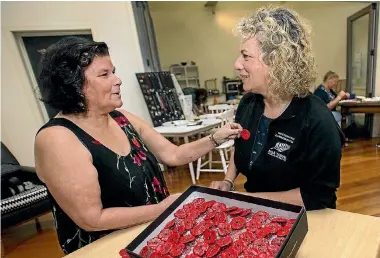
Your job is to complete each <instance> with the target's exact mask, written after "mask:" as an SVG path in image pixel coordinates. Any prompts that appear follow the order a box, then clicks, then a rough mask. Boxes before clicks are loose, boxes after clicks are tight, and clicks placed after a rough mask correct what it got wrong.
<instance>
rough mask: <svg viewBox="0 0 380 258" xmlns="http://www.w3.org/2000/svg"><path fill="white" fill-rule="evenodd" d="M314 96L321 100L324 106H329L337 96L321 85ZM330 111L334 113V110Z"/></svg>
mask: <svg viewBox="0 0 380 258" xmlns="http://www.w3.org/2000/svg"><path fill="white" fill-rule="evenodd" d="M314 94H315V95H316V96H317V97H319V98H320V99H321V100H323V101H324V102H325V103H326V104H329V103H330V102H331V101H333V100H334V99H335V98H336V96H337V94H336V93H335V91H333V90H331V89H330V90H328V89H326V88H325V87H324V86H323V85H322V84H321V85H319V86H318V88H317V89H316V90H315V91H314ZM332 111H336V108H335V107H334V109H333V110H332Z"/></svg>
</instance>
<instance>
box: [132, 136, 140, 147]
mask: <svg viewBox="0 0 380 258" xmlns="http://www.w3.org/2000/svg"><path fill="white" fill-rule="evenodd" d="M132 142H133V144H134V145H135V146H136V147H137V148H140V147H141V145H140V143H139V141H138V140H137V139H136V138H132Z"/></svg>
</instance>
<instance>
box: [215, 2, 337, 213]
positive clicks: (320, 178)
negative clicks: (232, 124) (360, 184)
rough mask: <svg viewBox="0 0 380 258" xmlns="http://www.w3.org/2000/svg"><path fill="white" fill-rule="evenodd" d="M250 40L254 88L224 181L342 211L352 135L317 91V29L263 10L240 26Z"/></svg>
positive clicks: (242, 108) (244, 71) (246, 45)
mask: <svg viewBox="0 0 380 258" xmlns="http://www.w3.org/2000/svg"><path fill="white" fill-rule="evenodd" d="M237 32H238V34H239V35H240V36H241V37H242V42H241V48H240V53H241V54H240V56H239V57H238V59H237V60H236V62H235V69H236V70H237V72H238V73H239V74H240V78H241V79H242V81H243V83H244V85H243V86H244V90H245V91H247V92H248V93H246V94H245V95H244V97H243V98H242V99H241V101H240V104H239V107H238V109H237V113H236V118H235V121H236V122H237V123H239V124H241V126H242V127H243V128H244V129H243V131H242V133H241V137H240V138H238V139H236V140H235V150H234V151H233V152H232V154H231V158H230V163H229V166H228V171H227V173H226V175H225V178H224V180H223V181H214V182H212V183H211V185H210V187H212V188H216V189H221V190H226V191H228V190H233V189H234V180H235V179H236V177H237V176H238V173H242V174H243V175H244V176H245V177H246V178H247V181H246V182H245V184H244V188H245V190H246V191H247V193H246V194H248V195H251V196H255V197H261V198H266V199H272V200H275V201H281V202H286V203H292V204H296V205H303V206H305V207H306V209H307V210H315V209H323V208H336V199H337V197H336V190H337V188H338V187H339V184H340V160H341V154H342V153H341V148H342V145H343V143H344V137H343V134H342V132H341V130H340V129H339V127H338V124H337V123H336V122H335V120H334V118H333V117H332V116H331V113H330V110H329V109H328V108H326V105H324V104H323V103H322V102H321V101H320V100H319V99H318V98H317V97H316V96H315V95H314V94H312V93H311V92H310V91H309V89H310V88H311V87H312V86H313V85H314V83H315V79H316V66H315V60H314V56H313V52H312V49H311V38H310V31H309V28H308V26H307V25H306V24H305V22H304V21H303V20H302V19H301V17H300V16H299V15H298V14H297V13H295V12H294V11H292V10H289V9H286V8H272V7H269V8H260V9H259V10H258V11H257V12H255V13H254V14H253V15H252V16H250V17H247V18H244V19H242V20H241V21H240V22H239V23H238V26H237Z"/></svg>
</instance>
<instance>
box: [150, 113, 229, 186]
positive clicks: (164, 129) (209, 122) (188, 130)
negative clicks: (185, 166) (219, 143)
mask: <svg viewBox="0 0 380 258" xmlns="http://www.w3.org/2000/svg"><path fill="white" fill-rule="evenodd" d="M201 121H202V124H201V125H197V126H186V125H185V126H158V127H154V129H155V130H156V131H157V132H159V133H160V134H162V135H163V136H165V137H183V138H184V141H185V143H189V136H192V135H197V134H200V133H202V132H206V131H208V130H210V129H212V128H214V127H216V126H219V125H220V124H221V123H222V120H221V119H216V118H210V119H201ZM189 169H190V175H191V180H192V182H193V184H196V181H195V173H194V165H193V162H190V163H189Z"/></svg>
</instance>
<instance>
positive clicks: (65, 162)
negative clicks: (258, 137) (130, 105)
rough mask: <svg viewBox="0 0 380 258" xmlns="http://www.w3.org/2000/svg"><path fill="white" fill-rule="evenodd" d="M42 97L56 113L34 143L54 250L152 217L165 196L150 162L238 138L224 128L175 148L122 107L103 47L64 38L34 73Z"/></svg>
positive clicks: (186, 156)
mask: <svg viewBox="0 0 380 258" xmlns="http://www.w3.org/2000/svg"><path fill="white" fill-rule="evenodd" d="M39 80H40V86H41V88H42V92H41V93H42V96H43V97H42V100H43V101H44V102H46V103H48V104H49V105H51V106H52V107H53V108H54V109H57V110H60V112H59V113H58V115H57V116H56V117H54V118H53V119H51V120H50V121H49V122H48V123H47V124H45V125H44V126H43V127H42V128H41V129H40V131H39V132H38V134H37V136H36V139H35V163H36V171H37V174H38V176H39V177H40V179H41V180H42V181H43V182H44V183H45V184H46V186H47V188H48V192H49V197H50V200H51V202H52V209H53V215H54V219H55V222H56V229H57V233H58V238H59V242H60V245H61V247H62V249H63V251H64V252H65V253H70V252H73V251H75V250H77V249H78V248H81V247H82V246H84V245H87V244H89V243H91V242H92V241H94V240H96V239H98V238H100V237H101V236H103V235H105V234H107V233H109V232H111V231H113V230H115V229H120V228H125V227H129V226H132V225H135V224H140V223H144V222H146V221H150V220H153V219H154V218H156V217H157V216H158V215H159V214H161V213H162V212H163V211H164V210H165V209H166V208H167V207H168V206H169V205H170V204H171V203H172V202H173V201H174V200H175V199H176V198H177V196H178V195H177V194H175V195H169V191H168V189H167V187H166V184H165V180H164V177H163V174H162V171H161V170H160V167H159V165H158V161H157V159H156V157H157V158H158V159H159V160H160V161H161V162H162V163H165V164H168V165H170V166H178V165H181V164H186V163H189V162H191V161H194V160H197V159H198V158H199V157H200V156H202V155H205V154H206V153H208V152H209V151H211V150H212V149H213V148H214V147H215V146H217V145H219V144H221V143H223V142H225V141H227V140H229V139H233V138H236V137H238V136H239V133H240V131H241V127H240V126H239V125H238V124H234V123H233V124H230V125H227V126H225V127H223V128H221V129H219V130H218V131H217V132H215V133H214V134H213V135H211V136H210V137H204V138H203V139H200V140H198V141H195V142H192V143H189V144H184V145H181V146H175V145H173V144H171V143H170V142H169V141H168V140H166V139H165V138H164V137H163V136H162V135H160V134H159V133H158V132H156V130H154V129H153V128H151V127H150V126H149V125H148V124H147V123H145V122H144V121H143V120H141V119H139V118H138V117H136V116H134V115H133V114H131V113H129V112H127V111H125V110H122V109H119V110H116V109H118V108H120V107H121V106H122V99H121V91H120V86H121V80H120V79H119V78H118V77H117V76H116V74H115V67H114V66H113V64H112V61H111V58H110V56H109V53H108V47H107V45H106V44H105V43H103V42H93V41H90V40H87V39H83V38H78V37H67V38H64V39H62V40H61V41H59V42H58V43H56V44H54V45H52V46H50V47H49V48H48V49H47V51H46V53H45V54H44V56H43V60H42V69H41V73H40V76H39Z"/></svg>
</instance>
